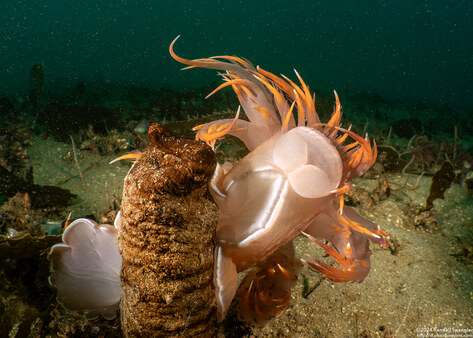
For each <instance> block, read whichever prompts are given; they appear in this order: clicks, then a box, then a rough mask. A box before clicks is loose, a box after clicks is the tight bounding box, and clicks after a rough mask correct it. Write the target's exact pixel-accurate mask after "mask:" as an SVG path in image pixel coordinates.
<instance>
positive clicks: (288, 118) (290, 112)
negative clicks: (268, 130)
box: [281, 101, 296, 131]
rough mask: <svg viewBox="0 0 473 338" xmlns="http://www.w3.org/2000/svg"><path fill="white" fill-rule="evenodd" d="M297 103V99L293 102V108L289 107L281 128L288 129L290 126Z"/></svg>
mask: <svg viewBox="0 0 473 338" xmlns="http://www.w3.org/2000/svg"><path fill="white" fill-rule="evenodd" d="M295 103H296V101H293V102H292V104H291V108H289V110H288V111H287V114H286V117H284V121H283V122H282V126H281V128H282V130H284V131H286V130H288V128H289V121H290V120H291V116H292V110H293V109H294V104H295Z"/></svg>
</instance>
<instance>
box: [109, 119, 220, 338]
mask: <svg viewBox="0 0 473 338" xmlns="http://www.w3.org/2000/svg"><path fill="white" fill-rule="evenodd" d="M148 134H149V139H150V146H149V148H148V149H147V150H146V151H145V152H144V153H143V155H142V156H141V157H140V159H139V160H138V161H137V162H136V163H135V164H134V165H133V167H132V168H131V169H130V172H129V173H128V175H127V177H126V178H125V183H124V188H123V202H122V221H121V227H120V231H119V235H118V239H119V250H120V253H121V255H122V257H123V263H122V270H121V283H122V298H121V304H120V311H121V320H122V329H123V333H124V334H125V335H126V336H130V337H149V336H192V337H194V336H205V337H211V336H214V335H215V325H216V312H215V311H216V308H215V295H214V289H213V283H212V274H213V248H214V241H215V228H216V225H217V207H216V206H215V204H214V203H213V202H212V201H211V200H210V197H209V196H210V195H209V194H208V191H207V182H208V180H209V179H210V177H211V175H212V174H213V172H214V170H215V167H216V158H215V155H214V153H213V151H212V149H210V147H209V146H207V145H206V144H205V143H204V142H201V141H190V140H185V139H179V138H177V137H175V136H173V135H172V134H171V133H170V132H169V131H168V130H167V129H165V128H164V127H162V126H161V125H159V124H152V125H150V127H149V129H148Z"/></svg>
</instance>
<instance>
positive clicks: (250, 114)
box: [169, 38, 388, 324]
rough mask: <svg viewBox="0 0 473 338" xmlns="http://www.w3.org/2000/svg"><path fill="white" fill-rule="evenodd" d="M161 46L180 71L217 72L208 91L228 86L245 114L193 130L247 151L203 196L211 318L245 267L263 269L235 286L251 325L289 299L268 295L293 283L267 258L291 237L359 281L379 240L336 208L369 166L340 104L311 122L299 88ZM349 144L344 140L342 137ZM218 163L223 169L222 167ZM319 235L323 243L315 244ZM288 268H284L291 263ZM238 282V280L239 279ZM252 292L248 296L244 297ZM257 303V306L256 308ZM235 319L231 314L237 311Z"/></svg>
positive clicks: (339, 278)
mask: <svg viewBox="0 0 473 338" xmlns="http://www.w3.org/2000/svg"><path fill="white" fill-rule="evenodd" d="M176 40H177V38H176V39H175V40H174V41H173V42H172V43H171V45H170V47H169V51H170V53H171V56H172V57H173V58H174V59H175V60H176V61H178V62H180V63H183V64H185V65H188V67H186V68H184V69H188V68H196V67H200V68H209V69H216V70H221V71H224V72H225V73H222V74H220V75H221V76H222V78H223V81H224V83H223V84H222V85H220V86H219V87H217V88H216V89H215V90H214V91H213V92H212V93H210V94H209V96H210V95H212V94H213V93H215V92H216V91H218V90H220V89H222V88H224V87H228V86H231V87H232V88H233V90H234V91H235V93H236V95H237V97H238V100H239V102H240V105H241V107H242V108H243V110H244V112H245V114H246V117H247V119H248V120H242V119H240V118H239V114H240V109H238V112H237V114H236V117H235V118H234V119H223V120H218V121H213V122H210V123H207V124H204V125H199V126H197V127H195V128H194V130H196V131H197V134H196V139H198V140H202V141H205V142H206V143H207V144H209V145H210V146H212V147H214V145H215V142H216V141H217V140H219V139H221V138H222V137H224V136H225V135H232V136H235V137H237V138H239V139H240V140H242V141H243V142H244V144H245V145H246V147H247V148H248V150H249V151H250V153H249V154H248V155H247V156H245V157H244V158H242V159H241V160H240V161H239V162H238V163H236V164H235V165H233V167H231V168H230V169H229V170H224V169H223V168H222V166H217V169H216V171H215V173H214V176H213V178H212V180H211V182H210V192H211V194H212V196H213V198H214V200H215V202H216V204H217V206H218V208H219V219H218V225H217V235H216V236H217V243H216V249H215V266H214V284H215V287H216V300H217V312H218V319H219V320H222V319H223V318H224V317H225V315H226V313H227V311H228V308H229V306H230V303H231V301H232V299H233V297H234V296H235V294H236V285H237V274H238V272H240V271H243V270H246V269H248V268H251V267H254V266H268V264H270V265H269V267H268V268H267V269H266V270H267V273H263V274H259V275H257V276H256V277H255V278H254V279H253V280H252V281H251V282H250V283H249V286H247V290H246V291H245V292H242V295H241V298H240V303H241V306H240V308H242V307H243V308H244V309H245V310H246V311H251V313H252V315H253V317H254V318H253V322H255V323H257V324H258V320H259V318H262V320H263V321H264V320H266V319H267V318H266V317H267V316H265V315H264V313H263V312H268V313H271V314H273V315H274V316H277V315H279V314H281V313H282V312H284V310H285V308H286V307H287V306H288V304H289V300H288V299H287V297H286V296H284V297H280V295H275V294H273V293H272V290H267V289H265V287H264V284H265V283H267V279H269V278H275V280H274V281H273V282H271V283H269V285H271V288H270V289H274V288H275V285H277V279H279V280H281V281H282V282H286V281H287V280H291V279H294V278H293V277H294V276H293V275H294V273H295V271H294V268H293V266H294V264H293V263H292V261H291V259H290V256H285V257H286V260H287V261H288V262H289V264H286V265H283V264H280V263H274V264H271V262H269V263H268V259H269V260H270V261H271V260H272V259H273V258H272V257H274V256H275V255H276V258H277V256H278V253H279V252H280V250H281V249H283V248H284V247H285V246H287V245H290V243H291V242H292V240H293V239H294V238H295V237H297V236H299V235H301V234H306V235H307V236H308V237H309V238H310V239H311V240H312V241H313V242H314V243H316V244H318V245H320V246H321V247H322V248H323V249H324V250H325V251H326V253H327V254H328V255H330V256H331V257H332V258H333V259H334V260H335V263H337V264H338V267H337V266H334V265H330V264H327V263H324V262H322V261H320V260H318V259H316V258H313V257H312V256H309V257H310V258H311V259H312V260H313V262H307V261H305V260H304V262H306V263H308V264H309V266H310V267H312V268H313V269H315V270H317V271H319V272H320V273H321V274H322V275H324V276H325V277H327V278H328V279H330V280H332V281H334V282H349V281H357V282H362V281H363V280H364V279H365V277H366V275H367V274H368V272H369V262H370V260H369V259H370V254H371V252H370V250H369V241H372V242H374V243H376V244H379V245H380V246H381V247H383V248H386V247H387V246H388V242H387V240H386V238H385V236H387V234H386V232H384V231H383V230H382V229H381V228H380V227H379V226H378V225H376V224H374V223H372V222H370V221H368V220H366V219H364V218H363V217H361V216H360V215H358V214H357V213H356V212H355V211H354V210H353V209H351V208H349V207H347V206H344V203H343V195H344V194H345V193H347V192H349V191H350V180H351V179H353V178H355V177H359V176H361V175H363V173H365V172H366V171H367V170H368V169H369V168H370V167H371V166H372V165H373V163H374V162H375V159H376V155H377V151H376V143H374V142H373V145H372V144H371V142H370V140H369V138H368V135H366V137H365V138H363V137H361V136H359V135H357V134H355V133H354V132H352V131H351V130H350V128H348V129H344V128H342V127H341V125H340V121H341V105H340V101H339V98H338V96H337V93H336V92H335V109H334V112H333V115H332V117H331V118H330V120H329V121H328V122H327V123H321V122H320V119H319V117H318V115H317V112H316V109H315V104H314V100H315V97H314V96H312V95H311V93H310V91H309V87H308V86H307V85H306V83H305V82H304V81H303V80H302V78H301V77H300V76H299V74H298V73H297V72H296V76H297V78H298V80H299V82H300V84H296V83H295V82H293V81H292V80H290V79H289V78H287V77H285V76H282V77H279V76H276V75H274V74H272V73H270V72H268V71H266V70H263V69H261V68H260V67H256V68H255V67H253V65H252V64H251V63H250V62H248V61H247V60H245V59H242V58H239V57H234V56H214V57H209V58H202V59H195V60H188V59H184V58H182V57H180V56H178V55H177V54H176V53H175V52H174V44H175V42H176ZM349 137H350V138H351V139H352V140H353V142H351V143H349V144H346V142H345V141H347V139H348V138H349ZM226 168H228V165H227V166H226ZM323 241H326V242H328V243H330V244H325V243H324V242H323ZM291 266H292V268H291ZM247 284H248V283H247ZM250 298H252V299H250ZM263 306H264V309H263ZM240 316H241V315H240Z"/></svg>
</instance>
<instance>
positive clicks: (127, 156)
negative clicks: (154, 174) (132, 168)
mask: <svg viewBox="0 0 473 338" xmlns="http://www.w3.org/2000/svg"><path fill="white" fill-rule="evenodd" d="M141 155H143V153H128V154H125V155H122V156H120V157H117V158H116V159H114V160H113V161H111V162H110V163H109V164H112V163H115V162H118V161H121V160H139V159H140V157H141Z"/></svg>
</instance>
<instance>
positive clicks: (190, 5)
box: [0, 0, 473, 110]
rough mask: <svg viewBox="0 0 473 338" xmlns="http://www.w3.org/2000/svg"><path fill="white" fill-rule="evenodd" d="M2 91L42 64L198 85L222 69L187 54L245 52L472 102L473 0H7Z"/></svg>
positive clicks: (349, 87)
mask: <svg viewBox="0 0 473 338" xmlns="http://www.w3.org/2000/svg"><path fill="white" fill-rule="evenodd" d="M0 20H1V26H0V36H1V39H0V94H2V95H4V94H8V95H9V96H14V97H16V98H17V99H18V98H20V97H21V96H22V95H26V94H27V93H28V92H29V90H30V88H29V85H30V84H29V81H30V80H29V73H30V70H31V67H32V65H33V64H41V65H42V66H43V69H44V73H45V77H44V90H45V91H47V90H50V91H51V90H52V91H57V90H59V89H61V88H63V87H65V86H70V85H75V84H77V83H86V84H87V85H89V86H90V85H100V84H102V83H110V82H112V83H115V82H120V83H123V84H127V85H132V86H139V87H146V88H159V87H161V86H166V87H175V88H183V86H187V87H188V88H192V87H195V86H198V85H201V84H207V83H209V82H210V81H212V80H216V77H215V73H214V72H202V71H200V72H190V73H191V74H185V75H183V73H180V72H177V71H176V70H177V69H178V68H179V65H178V64H177V63H176V62H175V61H174V60H172V59H171V58H170V56H169V54H168V51H167V49H168V46H169V44H170V42H171V41H172V40H173V39H174V38H175V37H176V36H177V35H181V40H180V41H179V43H178V44H177V46H176V51H177V52H178V53H180V54H181V55H183V56H185V57H188V58H197V57H206V56H211V55H222V54H229V55H238V56H243V57H245V58H247V59H249V60H251V61H252V62H253V63H255V64H257V65H260V66H262V67H263V68H266V69H269V70H272V71H273V72H275V73H276V74H277V73H283V74H286V75H290V76H292V75H293V73H292V69H293V68H296V69H297V70H298V71H299V72H300V73H301V75H302V76H303V78H304V79H305V80H306V82H307V83H309V84H310V85H311V88H312V90H314V89H318V90H322V91H324V92H330V91H331V90H333V89H336V90H337V91H338V92H339V93H340V94H341V95H342V96H343V95H344V94H349V95H353V94H356V93H358V92H371V93H377V94H380V95H381V96H383V97H386V98H394V99H397V100H401V101H409V100H411V101H414V102H418V103H426V104H434V105H443V104H448V105H450V106H452V107H454V108H460V109H462V110H471V109H472V103H473V89H472V87H473V38H472V36H473V2H472V1H469V0H463V1H461V0H457V1H450V0H446V1H445V0H442V1H440V0H438V1H410V0H400V1H351V0H348V1H347V0H345V1H282V0H275V1H173V2H169V1H149V0H148V1H90V0H85V1H74V2H72V1H56V0H55V1H50V0H45V1H27V0H26V1H25V0H23V1H5V0H4V1H2V2H1V4H0Z"/></svg>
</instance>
